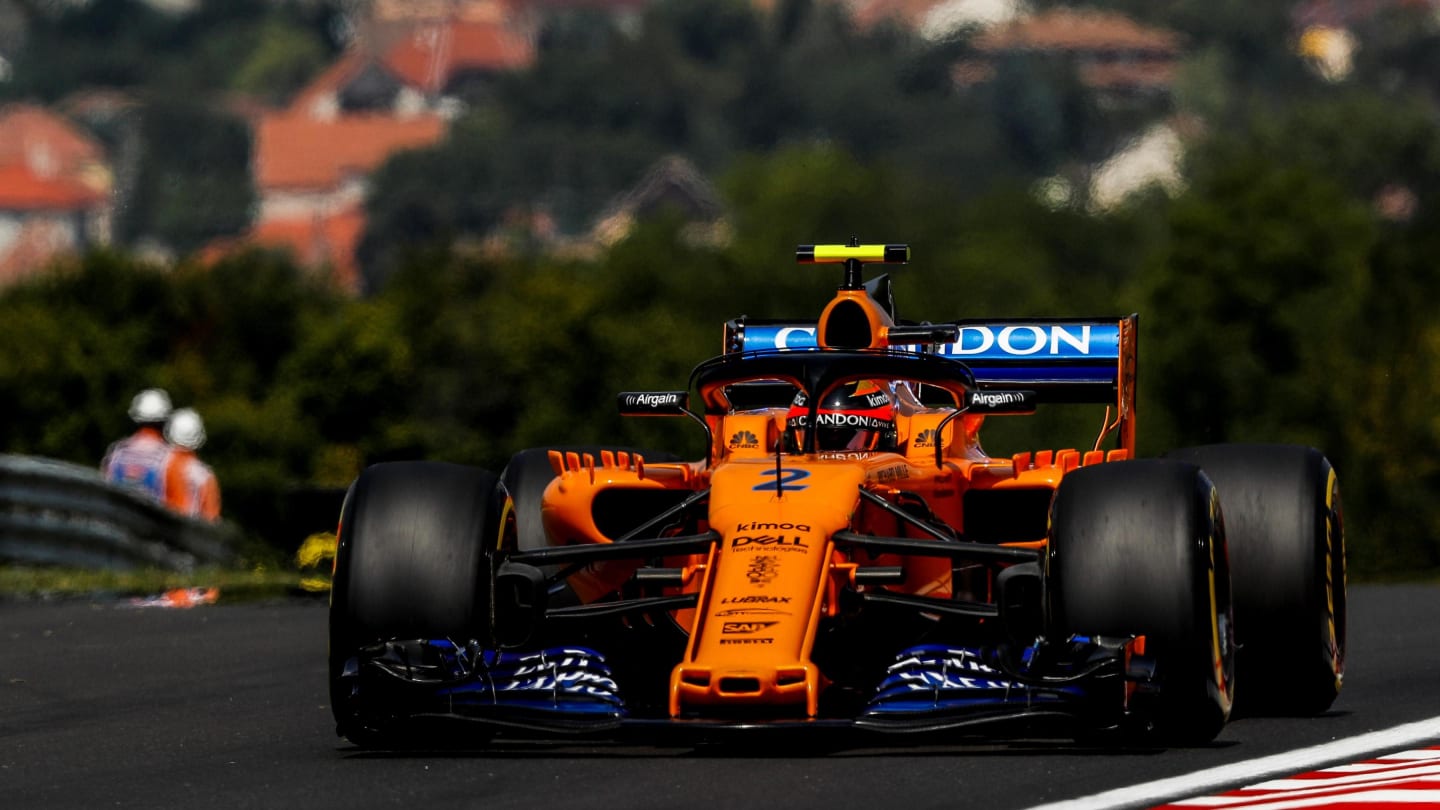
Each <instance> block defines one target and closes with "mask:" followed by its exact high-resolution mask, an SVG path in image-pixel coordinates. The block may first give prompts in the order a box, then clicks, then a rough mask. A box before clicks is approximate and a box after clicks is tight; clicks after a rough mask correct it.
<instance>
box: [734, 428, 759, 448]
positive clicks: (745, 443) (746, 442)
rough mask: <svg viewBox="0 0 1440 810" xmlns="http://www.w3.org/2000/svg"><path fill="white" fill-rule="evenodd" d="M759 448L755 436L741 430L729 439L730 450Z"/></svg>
mask: <svg viewBox="0 0 1440 810" xmlns="http://www.w3.org/2000/svg"><path fill="white" fill-rule="evenodd" d="M759 447H760V440H759V439H757V438H755V434H754V433H751V432H750V431H748V430H742V431H740V432H739V433H736V434H735V435H734V436H731V437H730V449H731V450H756V449H758V448H759Z"/></svg>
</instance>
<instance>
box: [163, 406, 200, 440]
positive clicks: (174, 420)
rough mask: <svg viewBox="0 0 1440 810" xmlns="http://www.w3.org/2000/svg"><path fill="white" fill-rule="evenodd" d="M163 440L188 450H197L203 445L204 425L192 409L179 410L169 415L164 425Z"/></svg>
mask: <svg viewBox="0 0 1440 810" xmlns="http://www.w3.org/2000/svg"><path fill="white" fill-rule="evenodd" d="M165 438H166V439H167V440H168V441H169V442H170V443H171V444H176V445H179V446H181V447H185V448H188V449H190V450H199V449H200V446H201V445H203V444H205V423H204V422H202V421H200V414H198V413H196V412H195V409H194V408H181V409H179V410H177V411H175V413H172V414H170V421H169V422H166V423H165Z"/></svg>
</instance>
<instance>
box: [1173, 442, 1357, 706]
mask: <svg viewBox="0 0 1440 810" xmlns="http://www.w3.org/2000/svg"><path fill="white" fill-rule="evenodd" d="M1167 455H1168V456H1169V457H1171V458H1176V459H1179V460H1182V461H1186V462H1189V463H1192V464H1198V465H1199V466H1200V467H1202V468H1203V469H1204V470H1205V474H1206V475H1208V476H1209V477H1210V479H1211V480H1212V481H1214V482H1215V487H1216V488H1217V489H1218V490H1219V491H1220V503H1221V506H1222V508H1223V509H1224V510H1225V526H1226V532H1227V536H1228V538H1229V543H1230V565H1231V579H1232V582H1233V589H1234V594H1235V615H1236V628H1237V630H1236V641H1237V642H1238V644H1239V652H1238V653H1237V656H1236V670H1237V674H1236V680H1237V683H1238V684H1239V688H1238V690H1237V692H1236V701H1237V702H1236V707H1235V708H1236V712H1237V713H1238V714H1243V715H1315V714H1319V713H1321V712H1324V711H1326V710H1327V709H1329V708H1330V706H1331V704H1332V703H1334V701H1335V698H1336V697H1337V696H1338V695H1339V692H1340V686H1341V682H1342V679H1343V676H1344V672H1345V626H1346V596H1345V534H1344V523H1343V520H1342V518H1341V508H1340V488H1339V483H1338V481H1337V478H1336V475H1335V470H1334V468H1333V467H1332V466H1331V465H1330V462H1329V460H1328V459H1326V458H1325V456H1324V455H1323V454H1322V453H1321V452H1320V451H1318V450H1315V449H1314V448H1310V447H1303V446H1297V445H1285V444H1228V445H1207V446H1204V447H1192V448H1185V449H1183V450H1176V451H1173V452H1171V453H1169V454H1167Z"/></svg>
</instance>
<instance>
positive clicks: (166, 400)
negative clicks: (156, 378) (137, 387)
mask: <svg viewBox="0 0 1440 810" xmlns="http://www.w3.org/2000/svg"><path fill="white" fill-rule="evenodd" d="M169 415H170V395H169V394H167V393H165V389H163V388H146V389H145V390H144V391H141V392H140V393H138V394H136V395H135V398H134V399H132V400H130V418H131V419H133V420H134V421H136V422H139V423H141V424H144V423H146V422H164V421H165V418H166V417H168V416H169Z"/></svg>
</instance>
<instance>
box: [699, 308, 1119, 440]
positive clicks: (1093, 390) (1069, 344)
mask: <svg viewBox="0 0 1440 810" xmlns="http://www.w3.org/2000/svg"><path fill="white" fill-rule="evenodd" d="M949 323H951V324H953V325H955V326H958V327H959V330H960V335H959V339H958V340H956V341H955V342H953V343H941V344H936V345H932V346H913V347H903V348H901V347H897V349H898V350H900V351H905V350H913V351H916V352H921V351H929V352H931V353H934V354H939V355H942V356H945V357H953V358H955V359H956V360H960V361H962V362H964V363H965V364H966V365H967V366H969V367H970V370H971V371H972V372H974V374H975V380H976V383H977V384H978V385H979V387H980V390H982V391H984V390H1002V389H1026V390H1032V391H1035V392H1036V394H1037V395H1038V397H1039V400H1040V402H1075V403H1093V404H1103V405H1110V406H1113V407H1114V408H1115V409H1116V417H1117V420H1118V422H1119V425H1118V427H1119V429H1120V430H1121V433H1122V438H1121V441H1122V444H1124V445H1125V446H1129V447H1133V427H1134V420H1133V416H1134V411H1135V369H1136V352H1137V346H1136V341H1137V340H1138V337H1139V316H1138V315H1133V314H1132V315H1127V316H1125V317H1123V318H1007V319H990V320H978V319H966V320H958V321H950V322H949ZM816 328H817V327H816V324H815V322H813V321H811V322H803V321H761V320H749V319H746V318H737V319H735V320H732V321H729V322H727V323H726V324H725V352H726V353H727V354H728V353H731V352H742V351H744V352H749V351H784V350H792V351H793V350H806V349H816V348H817V347H818V342H817V340H816ZM1126 434H1129V436H1128V438H1129V439H1130V440H1129V441H1127V440H1126V439H1127V436H1126Z"/></svg>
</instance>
